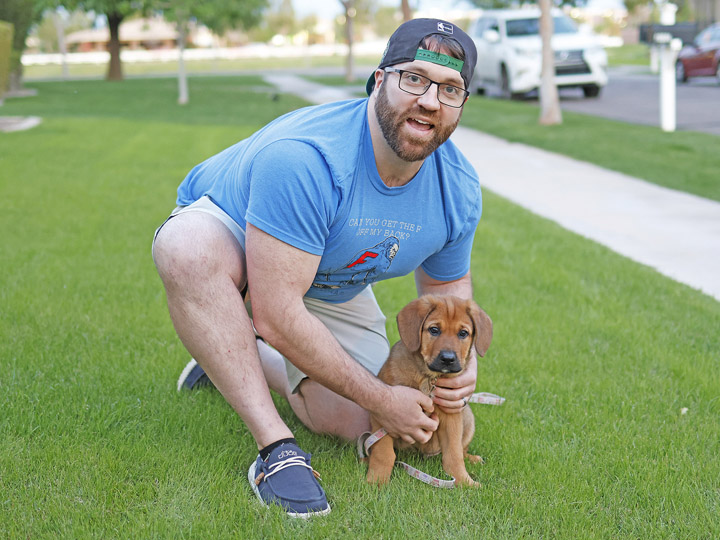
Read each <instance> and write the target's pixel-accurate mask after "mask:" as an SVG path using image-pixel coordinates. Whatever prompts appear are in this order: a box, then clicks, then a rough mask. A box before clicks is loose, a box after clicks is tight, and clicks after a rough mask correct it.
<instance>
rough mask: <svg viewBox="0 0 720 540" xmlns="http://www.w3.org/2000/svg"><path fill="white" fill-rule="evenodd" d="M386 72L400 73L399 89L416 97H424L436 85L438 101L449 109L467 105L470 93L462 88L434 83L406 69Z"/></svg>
mask: <svg viewBox="0 0 720 540" xmlns="http://www.w3.org/2000/svg"><path fill="white" fill-rule="evenodd" d="M385 71H387V72H390V73H399V74H400V80H399V81H398V88H400V90H402V91H404V92H407V93H408V94H413V95H415V96H422V95H423V94H424V93H425V92H427V91H428V88H430V86H431V85H432V84H436V85H437V98H438V101H439V102H440V103H442V104H443V105H447V106H448V107H454V108H456V109H459V108H460V107H462V106H463V103H465V99H466V98H467V97H468V96H469V95H470V92H468V91H467V90H463V89H462V88H459V87H457V86H453V85H451V84H446V83H439V82H437V81H433V80H432V79H428V78H427V77H425V76H424V75H419V74H418V73H413V72H412V71H405V70H404V69H395V68H390V67H386V68H385Z"/></svg>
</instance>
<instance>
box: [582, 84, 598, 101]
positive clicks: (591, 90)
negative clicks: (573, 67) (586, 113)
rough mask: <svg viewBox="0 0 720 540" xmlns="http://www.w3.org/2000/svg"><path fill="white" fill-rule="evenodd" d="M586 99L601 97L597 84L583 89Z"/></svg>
mask: <svg viewBox="0 0 720 540" xmlns="http://www.w3.org/2000/svg"><path fill="white" fill-rule="evenodd" d="M582 89H583V94H584V95H585V97H586V98H596V97H598V96H599V95H600V87H599V86H598V85H597V84H588V85H585V86H583V87H582Z"/></svg>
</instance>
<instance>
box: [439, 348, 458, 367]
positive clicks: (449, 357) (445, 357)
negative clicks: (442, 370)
mask: <svg viewBox="0 0 720 540" xmlns="http://www.w3.org/2000/svg"><path fill="white" fill-rule="evenodd" d="M438 358H439V359H440V361H441V362H442V363H443V364H452V363H453V362H456V361H457V355H456V354H455V353H454V352H453V351H441V352H440V354H439V355H438Z"/></svg>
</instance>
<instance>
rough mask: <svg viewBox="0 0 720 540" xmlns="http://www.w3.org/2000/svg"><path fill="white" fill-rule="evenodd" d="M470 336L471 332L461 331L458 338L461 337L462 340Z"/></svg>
mask: <svg viewBox="0 0 720 540" xmlns="http://www.w3.org/2000/svg"><path fill="white" fill-rule="evenodd" d="M469 335H470V332H468V331H467V330H460V331H459V332H458V337H459V338H460V339H465V338H466V337H468V336H469Z"/></svg>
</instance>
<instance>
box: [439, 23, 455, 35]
mask: <svg viewBox="0 0 720 540" xmlns="http://www.w3.org/2000/svg"><path fill="white" fill-rule="evenodd" d="M438 31H439V32H445V33H446V34H452V33H453V26H452V24H447V23H444V22H439V23H438Z"/></svg>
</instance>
